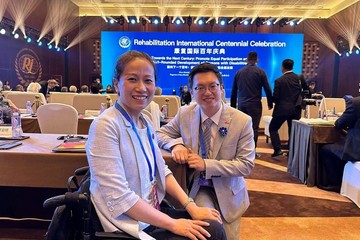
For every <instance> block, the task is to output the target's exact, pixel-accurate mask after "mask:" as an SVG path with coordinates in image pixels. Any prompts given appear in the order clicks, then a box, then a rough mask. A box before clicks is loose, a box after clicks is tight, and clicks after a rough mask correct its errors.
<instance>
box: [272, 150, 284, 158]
mask: <svg viewBox="0 0 360 240" xmlns="http://www.w3.org/2000/svg"><path fill="white" fill-rule="evenodd" d="M282 155H284V153H283V152H282V151H281V150H279V151H275V152H274V153H273V154H271V157H278V156H282Z"/></svg>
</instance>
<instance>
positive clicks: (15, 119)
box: [11, 112, 23, 137]
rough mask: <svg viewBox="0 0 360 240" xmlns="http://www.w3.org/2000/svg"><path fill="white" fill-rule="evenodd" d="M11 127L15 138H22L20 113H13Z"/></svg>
mask: <svg viewBox="0 0 360 240" xmlns="http://www.w3.org/2000/svg"><path fill="white" fill-rule="evenodd" d="M11 127H12V135H13V137H21V136H22V134H23V131H22V128H21V115H20V113H18V112H13V114H12V117H11Z"/></svg>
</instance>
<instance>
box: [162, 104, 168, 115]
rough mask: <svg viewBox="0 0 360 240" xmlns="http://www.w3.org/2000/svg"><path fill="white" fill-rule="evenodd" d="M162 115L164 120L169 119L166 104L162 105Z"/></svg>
mask: <svg viewBox="0 0 360 240" xmlns="http://www.w3.org/2000/svg"><path fill="white" fill-rule="evenodd" d="M161 113H162V115H163V117H164V119H167V118H168V106H167V105H166V104H164V105H162V107H161Z"/></svg>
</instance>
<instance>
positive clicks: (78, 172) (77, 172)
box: [74, 166, 89, 176]
mask: <svg viewBox="0 0 360 240" xmlns="http://www.w3.org/2000/svg"><path fill="white" fill-rule="evenodd" d="M88 170H89V166H85V167H81V168H78V169H76V170H75V171H74V175H75V176H84V175H85V173H86V172H87V171H88Z"/></svg>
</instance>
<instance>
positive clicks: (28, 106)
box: [26, 101, 33, 114]
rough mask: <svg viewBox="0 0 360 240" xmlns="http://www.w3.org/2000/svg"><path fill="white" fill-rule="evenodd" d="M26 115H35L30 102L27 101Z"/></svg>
mask: <svg viewBox="0 0 360 240" xmlns="http://www.w3.org/2000/svg"><path fill="white" fill-rule="evenodd" d="M26 113H27V114H33V110H32V107H31V102H30V101H26Z"/></svg>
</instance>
